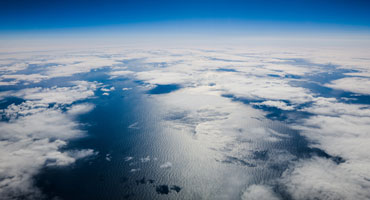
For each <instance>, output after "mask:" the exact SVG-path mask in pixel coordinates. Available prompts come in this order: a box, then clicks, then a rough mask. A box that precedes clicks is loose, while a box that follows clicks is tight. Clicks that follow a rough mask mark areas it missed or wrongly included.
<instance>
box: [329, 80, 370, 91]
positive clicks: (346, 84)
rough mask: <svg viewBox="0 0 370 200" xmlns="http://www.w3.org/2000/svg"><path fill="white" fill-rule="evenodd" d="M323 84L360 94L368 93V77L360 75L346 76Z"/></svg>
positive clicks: (369, 86)
mask: <svg viewBox="0 0 370 200" xmlns="http://www.w3.org/2000/svg"><path fill="white" fill-rule="evenodd" d="M325 86H327V87H331V88H334V89H338V90H344V91H349V92H354V93H360V94H370V79H369V78H360V77H346V78H341V79H337V80H334V81H332V82H330V83H328V84H326V85H325Z"/></svg>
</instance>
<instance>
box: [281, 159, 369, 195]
mask: <svg viewBox="0 0 370 200" xmlns="http://www.w3.org/2000/svg"><path fill="white" fill-rule="evenodd" d="M357 167H367V168H368V167H369V166H361V165H359V166H355V167H354V166H351V164H347V163H343V164H340V165H337V164H336V163H334V162H333V161H331V160H328V159H323V158H313V159H310V160H303V161H300V162H298V163H296V164H295V165H294V166H292V168H291V169H290V170H288V171H286V172H284V174H283V177H282V180H281V182H280V184H284V185H285V186H286V187H287V190H288V192H289V194H291V195H292V197H293V199H322V200H332V199H348V200H351V199H358V200H365V199H369V198H370V183H369V180H368V179H367V177H363V176H359V174H357Z"/></svg>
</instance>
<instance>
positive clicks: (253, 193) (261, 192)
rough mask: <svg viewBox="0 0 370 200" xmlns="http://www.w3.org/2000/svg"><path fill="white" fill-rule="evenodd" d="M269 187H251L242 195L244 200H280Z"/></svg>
mask: <svg viewBox="0 0 370 200" xmlns="http://www.w3.org/2000/svg"><path fill="white" fill-rule="evenodd" d="M279 199H280V198H279V197H278V196H277V195H276V194H275V193H274V191H273V190H272V188H271V187H270V186H268V185H251V186H249V187H248V188H247V189H246V191H244V193H243V195H242V200H279Z"/></svg>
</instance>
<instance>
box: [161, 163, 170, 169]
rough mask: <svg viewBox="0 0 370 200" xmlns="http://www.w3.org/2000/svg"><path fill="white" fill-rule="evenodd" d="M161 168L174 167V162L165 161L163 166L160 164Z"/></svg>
mask: <svg viewBox="0 0 370 200" xmlns="http://www.w3.org/2000/svg"><path fill="white" fill-rule="evenodd" d="M159 167H160V168H163V169H169V168H171V167H172V163H170V162H165V163H163V164H162V165H161V166H159Z"/></svg>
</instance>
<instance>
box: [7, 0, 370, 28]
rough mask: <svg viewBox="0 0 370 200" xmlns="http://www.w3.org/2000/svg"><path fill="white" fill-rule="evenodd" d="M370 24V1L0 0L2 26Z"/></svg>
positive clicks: (357, 25) (351, 25)
mask: <svg viewBox="0 0 370 200" xmlns="http://www.w3.org/2000/svg"><path fill="white" fill-rule="evenodd" d="M210 20H211V21H213V22H216V23H217V21H222V22H225V21H226V22H233V21H237V22H253V23H255V24H256V23H257V24H258V23H269V24H279V23H285V24H303V25H305V24H307V25H312V24H314V25H317V26H324V25H329V26H330V25H335V26H339V27H341V26H342V27H360V28H363V29H369V28H370V1H369V0H364V1H356V0H352V1H342V0H336V1H334V0H326V1H325V0H281V1H278V0H270V1H268V0H245V1H233V0H224V1H222V0H198V1H192V0H186V1H185V0H169V1H165V0H150V1H149V0H147V1H145V0H121V1H118V0H101V1H97V0H0V32H9V31H10V32H14V31H15V32H22V31H34V30H37V31H43V30H55V29H65V28H66V29H74V28H86V27H102V26H125V25H135V24H158V23H162V22H163V23H168V22H171V23H173V24H176V23H178V24H181V23H183V22H203V23H204V22H207V21H210Z"/></svg>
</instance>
